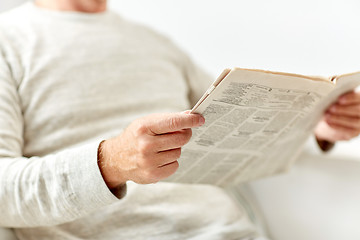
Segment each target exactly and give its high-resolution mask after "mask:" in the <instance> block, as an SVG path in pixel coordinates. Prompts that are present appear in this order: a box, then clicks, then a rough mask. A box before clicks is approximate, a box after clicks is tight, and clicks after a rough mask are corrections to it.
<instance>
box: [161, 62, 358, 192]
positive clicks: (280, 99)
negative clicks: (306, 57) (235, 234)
mask: <svg viewBox="0 0 360 240" xmlns="http://www.w3.org/2000/svg"><path fill="white" fill-rule="evenodd" d="M357 77H358V78H359V79H360V75H358V76H357ZM354 82H356V83H354ZM356 84H359V83H358V79H357V81H353V83H352V84H347V85H348V86H347V87H344V86H342V88H343V89H341V92H344V91H345V88H348V89H351V88H352V87H353V85H356ZM350 85H351V86H350ZM335 86H336V85H335V83H334V82H332V81H329V80H328V79H321V78H310V77H306V76H300V75H292V74H281V73H271V72H265V71H255V70H247V69H239V68H236V69H233V70H225V71H224V72H223V74H222V75H221V76H220V77H219V79H217V80H216V81H215V82H214V84H213V85H212V86H211V87H210V88H209V90H208V91H207V92H206V93H205V94H204V96H203V97H202V98H201V99H200V101H199V102H198V104H196V106H195V107H194V109H193V112H195V113H200V114H202V115H203V116H204V117H205V120H206V122H205V124H204V125H203V126H201V127H199V128H195V129H193V137H192V139H191V140H190V142H189V143H188V144H187V145H186V146H185V147H184V148H183V150H182V155H181V158H180V159H179V163H180V167H179V169H178V171H177V172H176V173H175V174H174V175H173V176H171V177H170V178H169V179H167V181H174V182H182V183H199V184H213V185H218V186H227V185H230V184H236V183H240V182H244V181H249V180H252V179H256V178H260V177H265V176H269V175H273V174H276V173H279V172H283V171H286V170H287V169H288V167H289V166H290V165H291V164H292V163H293V161H294V159H295V158H296V157H297V155H298V154H299V152H300V150H301V148H302V146H303V144H304V143H305V141H306V139H307V138H308V137H309V136H310V135H311V134H312V131H313V128H314V126H315V125H316V123H317V122H318V121H319V120H320V118H321V116H322V113H323V111H324V109H325V108H326V106H327V105H328V104H329V103H331V101H333V100H334V99H336V97H337V96H338V95H339V93H335V94H331V93H333V92H334V89H335V88H336V87H335ZM335 92H336V91H335Z"/></svg>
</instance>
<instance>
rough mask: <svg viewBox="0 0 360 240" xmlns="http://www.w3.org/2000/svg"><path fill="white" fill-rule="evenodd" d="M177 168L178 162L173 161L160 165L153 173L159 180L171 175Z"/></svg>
mask: <svg viewBox="0 0 360 240" xmlns="http://www.w3.org/2000/svg"><path fill="white" fill-rule="evenodd" d="M178 168H179V162H178V161H174V162H171V163H169V164H166V165H164V166H162V167H159V168H157V169H156V170H155V171H156V172H155V174H156V175H157V177H158V178H159V180H161V179H164V178H167V177H169V176H171V175H173V174H174V173H175V172H176V170H177V169H178Z"/></svg>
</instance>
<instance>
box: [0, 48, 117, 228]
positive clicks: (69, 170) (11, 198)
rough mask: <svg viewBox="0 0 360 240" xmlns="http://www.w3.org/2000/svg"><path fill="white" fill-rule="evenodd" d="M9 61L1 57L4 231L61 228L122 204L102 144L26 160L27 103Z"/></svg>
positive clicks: (0, 170) (0, 190)
mask: <svg viewBox="0 0 360 240" xmlns="http://www.w3.org/2000/svg"><path fill="white" fill-rule="evenodd" d="M5 59H6V58H5V57H4V55H2V54H1V52H0V212H1V217H0V226H4V227H34V226H45V225H55V224H60V223H63V222H67V221H71V220H74V219H76V218H79V217H82V216H84V215H86V214H88V213H90V212H91V211H93V210H94V209H97V208H100V207H103V206H105V205H108V204H111V203H113V202H115V201H117V198H116V197H115V196H114V195H113V194H112V193H111V192H110V191H109V190H108V188H107V187H106V185H105V183H104V181H103V179H102V176H101V174H100V171H99V168H98V165H97V147H98V143H97V142H95V143H90V144H87V145H83V146H80V147H77V148H73V149H68V150H66V151H61V152H58V153H56V154H53V155H47V156H43V157H30V158H26V157H23V152H22V149H23V146H24V139H23V129H24V127H25V126H24V122H23V116H22V109H21V100H20V96H19V95H18V91H17V89H18V86H17V84H16V83H15V81H14V79H13V74H14V71H15V69H14V68H11V67H10V65H9V64H8V63H7V62H6V60H5ZM84 183H86V184H84Z"/></svg>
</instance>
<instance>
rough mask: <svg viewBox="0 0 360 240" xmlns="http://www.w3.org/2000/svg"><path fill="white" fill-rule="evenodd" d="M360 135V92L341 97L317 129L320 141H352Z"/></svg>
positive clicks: (330, 108) (328, 110) (316, 133)
mask: <svg viewBox="0 0 360 240" xmlns="http://www.w3.org/2000/svg"><path fill="white" fill-rule="evenodd" d="M359 134H360V92H355V91H353V92H349V93H346V94H344V95H342V96H340V97H339V98H338V100H337V102H335V103H334V104H332V105H331V106H330V107H329V108H328V109H327V111H326V113H325V115H324V118H323V119H322V120H321V121H320V122H319V124H318V125H317V127H316V128H315V136H316V137H317V139H319V140H326V141H329V142H336V141H341V140H350V139H352V138H354V137H356V136H358V135H359Z"/></svg>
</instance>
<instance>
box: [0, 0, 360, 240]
mask: <svg viewBox="0 0 360 240" xmlns="http://www.w3.org/2000/svg"><path fill="white" fill-rule="evenodd" d="M106 4H107V3H106V0H105V1H100V0H38V1H35V2H28V3H26V4H24V5H22V6H20V7H19V8H17V9H14V10H12V11H10V12H7V13H5V14H3V15H2V16H1V17H0V42H1V45H0V50H1V56H0V69H1V70H0V116H1V118H0V211H1V218H0V226H2V227H8V228H13V229H14V232H15V233H16V236H17V237H18V238H19V239H27V240H31V239H37V240H40V239H132V240H133V239H156V240H158V239H166V240H169V239H262V237H261V236H259V234H258V230H257V229H256V226H254V225H253V223H252V222H251V221H249V218H248V216H247V213H246V211H244V210H243V209H238V208H237V206H236V205H235V204H234V203H233V202H232V200H231V199H230V198H229V197H228V196H227V194H226V193H225V192H224V191H223V190H222V189H220V188H217V187H214V186H205V185H187V184H175V183H157V184H150V183H155V182H158V181H160V180H162V179H164V178H166V177H168V176H169V175H171V174H173V173H174V172H175V171H176V169H177V167H178V162H177V159H178V158H179V156H180V154H181V147H182V146H183V145H184V144H186V142H187V141H188V140H189V139H190V137H191V128H193V127H197V126H200V125H202V124H203V123H204V119H203V117H202V116H200V115H196V114H188V113H186V112H182V111H183V110H184V109H188V108H190V106H191V105H192V104H193V103H194V102H195V101H196V100H197V99H198V98H199V97H200V95H201V94H202V92H203V91H204V89H206V88H207V87H208V85H209V83H210V82H211V79H209V77H207V75H206V74H204V73H202V72H201V71H200V70H199V69H198V68H197V67H196V66H194V64H193V63H192V62H191V61H190V60H189V59H188V57H187V56H186V55H185V54H184V53H183V52H182V51H181V50H179V49H178V48H177V47H176V46H174V45H173V43H172V42H171V41H169V40H168V39H166V38H165V37H163V36H161V35H159V34H157V33H155V32H153V31H152V30H149V29H148V28H146V27H144V26H141V25H138V24H134V23H131V22H128V21H127V20H125V19H123V18H121V17H120V16H118V15H116V14H114V13H112V12H111V11H108V10H107V7H106ZM343 99H344V100H343ZM359 102H360V101H359V95H358V94H356V93H350V94H347V95H345V96H343V97H342V98H341V99H340V100H339V102H338V103H337V104H335V105H334V106H333V107H331V108H330V110H329V113H327V114H326V119H324V121H322V123H321V124H319V127H318V128H317V130H316V134H317V136H318V138H319V140H320V141H322V142H323V141H324V140H327V141H331V142H335V141H337V140H341V139H348V138H350V137H352V136H355V135H357V134H358V133H359V128H360V127H359V124H358V122H359V119H358V115H355V114H354V112H358V111H355V110H357V108H358V107H359ZM169 112H172V113H169ZM153 113H157V114H153ZM104 139H105V140H104ZM126 187H127V188H128V189H127V193H126Z"/></svg>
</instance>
